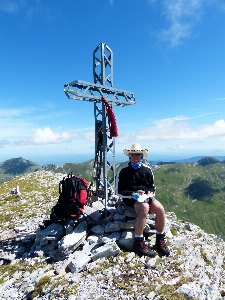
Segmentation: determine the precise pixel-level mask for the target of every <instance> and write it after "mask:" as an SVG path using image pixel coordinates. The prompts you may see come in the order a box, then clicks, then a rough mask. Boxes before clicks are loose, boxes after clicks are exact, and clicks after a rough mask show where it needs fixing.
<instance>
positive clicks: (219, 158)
mask: <svg viewBox="0 0 225 300" xmlns="http://www.w3.org/2000/svg"><path fill="white" fill-rule="evenodd" d="M204 157H206V156H194V157H190V158H185V159H171V160H169V161H167V160H165V162H167V163H168V162H176V163H181V164H185V163H189V162H197V161H199V160H200V159H202V158H204ZM207 157H209V156H207ZM210 157H213V158H215V159H217V160H218V161H221V162H222V161H225V156H210ZM149 162H150V163H151V164H152V165H155V164H158V163H159V162H161V161H160V160H154V161H149Z"/></svg>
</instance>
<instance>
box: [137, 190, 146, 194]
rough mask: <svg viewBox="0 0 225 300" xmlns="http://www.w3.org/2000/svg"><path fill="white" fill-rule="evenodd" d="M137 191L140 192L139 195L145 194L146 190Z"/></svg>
mask: <svg viewBox="0 0 225 300" xmlns="http://www.w3.org/2000/svg"><path fill="white" fill-rule="evenodd" d="M136 193H137V194H139V195H144V194H145V191H142V190H138V191H137V192H136Z"/></svg>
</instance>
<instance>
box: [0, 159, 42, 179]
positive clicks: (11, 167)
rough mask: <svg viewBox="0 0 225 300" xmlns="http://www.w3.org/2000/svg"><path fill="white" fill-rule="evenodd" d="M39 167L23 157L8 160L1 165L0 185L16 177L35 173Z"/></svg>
mask: <svg viewBox="0 0 225 300" xmlns="http://www.w3.org/2000/svg"><path fill="white" fill-rule="evenodd" d="M37 167H38V165H37V164H36V163H34V162H32V161H30V160H26V159H24V158H22V157H19V158H11V159H7V160H5V161H4V162H2V163H0V183H3V182H5V181H8V180H10V179H12V178H13V177H15V176H16V175H20V174H25V173H28V172H33V171H34V170H35V169H36V168H37Z"/></svg>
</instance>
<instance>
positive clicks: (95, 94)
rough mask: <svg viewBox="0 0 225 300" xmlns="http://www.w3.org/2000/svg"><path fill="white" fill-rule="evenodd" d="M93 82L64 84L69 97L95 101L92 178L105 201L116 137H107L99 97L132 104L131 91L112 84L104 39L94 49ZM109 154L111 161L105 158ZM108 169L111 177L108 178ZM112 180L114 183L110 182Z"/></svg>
mask: <svg viewBox="0 0 225 300" xmlns="http://www.w3.org/2000/svg"><path fill="white" fill-rule="evenodd" d="M93 76H94V83H91V82H86V81H82V80H75V81H73V82H70V83H67V84H65V85H64V92H65V94H66V96H67V97H68V98H69V99H72V100H81V101H89V102H93V103H94V117H95V160H94V172H95V175H94V181H95V188H96V196H98V197H104V199H105V203H107V201H108V197H109V195H110V194H111V193H113V191H114V190H115V138H114V137H113V138H112V139H109V137H108V128H107V115H106V109H105V105H104V103H103V102H102V100H101V99H102V97H104V98H105V100H106V101H107V102H108V103H109V104H110V106H111V108H112V109H114V106H115V105H116V106H127V105H132V104H135V98H134V94H133V93H132V92H129V91H125V90H120V89H116V88H113V52H112V50H111V49H110V48H109V47H108V46H107V45H106V44H104V43H101V44H99V45H98V46H97V47H96V49H95V50H94V52H93ZM108 152H111V154H112V163H110V162H109V161H108V159H107V154H108ZM109 170H111V171H112V174H113V176H112V179H111V180H110V181H109V180H108V173H109ZM112 184H114V185H112Z"/></svg>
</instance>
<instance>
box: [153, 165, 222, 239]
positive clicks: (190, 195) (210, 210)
mask: <svg viewBox="0 0 225 300" xmlns="http://www.w3.org/2000/svg"><path fill="white" fill-rule="evenodd" d="M154 175H155V185H156V187H157V189H156V198H157V199H159V200H160V202H161V203H162V204H163V205H164V207H165V210H166V211H173V212H175V214H176V215H177V217H178V218H179V219H183V220H185V221H190V222H191V223H195V224H196V225H198V226H200V227H201V228H202V229H204V230H205V231H206V232H208V233H214V234H217V235H219V236H220V237H222V238H223V239H225V223H224V219H225V164H224V163H213V164H208V165H205V166H201V165H195V164H173V165H163V166H159V167H158V168H157V169H155V170H154Z"/></svg>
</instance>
